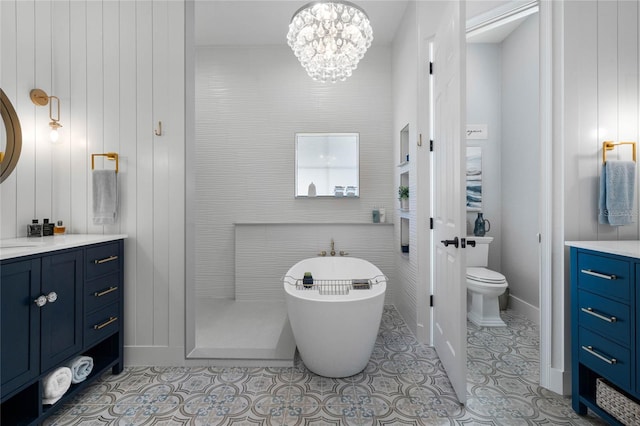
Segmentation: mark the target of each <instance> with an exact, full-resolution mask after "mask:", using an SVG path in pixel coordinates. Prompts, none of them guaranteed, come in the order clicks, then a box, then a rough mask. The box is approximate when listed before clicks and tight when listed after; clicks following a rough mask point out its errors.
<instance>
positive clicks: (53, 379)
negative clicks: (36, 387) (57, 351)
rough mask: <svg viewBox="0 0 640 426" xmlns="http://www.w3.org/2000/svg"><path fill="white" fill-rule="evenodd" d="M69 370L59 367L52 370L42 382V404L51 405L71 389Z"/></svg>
mask: <svg viewBox="0 0 640 426" xmlns="http://www.w3.org/2000/svg"><path fill="white" fill-rule="evenodd" d="M71 378H72V374H71V369H70V368H69V367H60V368H57V369H55V370H53V371H52V372H51V373H49V374H48V375H47V376H46V377H45V378H44V379H43V380H42V403H43V404H44V405H53V404H55V403H56V402H58V400H59V399H60V398H62V396H63V395H64V394H65V392H66V391H68V390H69V388H70V387H71Z"/></svg>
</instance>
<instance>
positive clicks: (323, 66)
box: [287, 1, 373, 83]
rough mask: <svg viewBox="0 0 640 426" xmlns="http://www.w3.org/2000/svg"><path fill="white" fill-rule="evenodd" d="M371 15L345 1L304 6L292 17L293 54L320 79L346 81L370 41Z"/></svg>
mask: <svg viewBox="0 0 640 426" xmlns="http://www.w3.org/2000/svg"><path fill="white" fill-rule="evenodd" d="M372 40H373V30H372V29H371V24H370V23H369V17H368V16H367V14H366V13H365V12H364V10H362V9H361V8H360V7H358V6H356V5H355V4H353V3H349V2H346V1H328V2H325V1H320V2H312V3H309V4H306V5H304V6H302V7H301V8H300V9H299V10H298V11H297V12H296V13H294V14H293V18H291V23H290V24H289V33H288V34H287V41H288V43H289V46H290V47H291V49H293V53H295V55H296V57H297V58H298V60H299V61H300V63H301V64H302V66H303V67H304V68H305V69H306V70H307V74H309V76H310V77H311V78H313V79H314V80H318V81H322V82H325V81H331V82H332V83H335V82H336V81H338V80H339V81H344V80H346V79H347V77H349V76H350V75H351V73H352V72H353V70H354V69H356V67H357V66H358V62H359V61H360V59H362V57H363V56H364V53H365V52H366V51H367V49H368V48H369V46H371V41H372Z"/></svg>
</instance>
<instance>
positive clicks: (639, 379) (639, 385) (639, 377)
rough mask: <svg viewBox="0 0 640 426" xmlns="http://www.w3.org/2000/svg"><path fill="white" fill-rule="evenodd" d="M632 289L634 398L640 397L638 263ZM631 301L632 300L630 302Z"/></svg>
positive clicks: (639, 271) (639, 268)
mask: <svg viewBox="0 0 640 426" xmlns="http://www.w3.org/2000/svg"><path fill="white" fill-rule="evenodd" d="M634 284H635V286H634V289H635V293H636V305H635V309H633V305H632V312H633V314H634V315H635V316H636V324H635V329H633V328H632V330H633V332H632V335H631V341H632V342H633V341H634V340H635V342H636V348H635V351H636V352H635V354H634V359H635V360H636V364H635V366H634V367H635V370H636V395H635V396H636V398H640V337H638V336H639V332H640V312H639V311H640V264H636V282H635V283H634ZM632 303H633V302H632Z"/></svg>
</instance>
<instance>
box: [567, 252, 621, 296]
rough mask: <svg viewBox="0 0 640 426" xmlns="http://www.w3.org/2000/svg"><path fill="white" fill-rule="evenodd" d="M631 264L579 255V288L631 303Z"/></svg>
mask: <svg viewBox="0 0 640 426" xmlns="http://www.w3.org/2000/svg"><path fill="white" fill-rule="evenodd" d="M630 269H631V266H630V265H629V262H627V261H624V260H619V259H613V258H610V257H605V256H597V255H593V254H587V253H580V254H579V255H578V287H579V288H580V289H584V290H589V291H591V292H594V293H597V294H601V295H603V296H608V297H614V298H616V299H619V300H620V301H623V302H627V303H628V302H629V294H630V291H631V288H630V284H629V277H630V274H631V271H630Z"/></svg>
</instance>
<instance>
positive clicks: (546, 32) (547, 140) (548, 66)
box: [467, 0, 567, 394]
mask: <svg viewBox="0 0 640 426" xmlns="http://www.w3.org/2000/svg"><path fill="white" fill-rule="evenodd" d="M551 3H552V2H546V1H538V0H532V1H529V2H526V3H524V4H523V3H516V4H511V3H510V4H505V5H503V6H500V7H497V8H495V9H492V10H490V11H488V12H486V13H483V14H481V15H479V16H477V17H474V18H472V19H469V20H467V32H469V30H477V29H478V28H481V27H483V26H489V25H499V23H500V22H501V21H504V20H505V19H509V18H511V17H513V16H515V15H517V14H520V13H523V12H526V11H527V10H530V9H532V8H537V9H538V19H539V21H538V22H539V25H538V41H539V46H538V50H539V64H538V67H539V96H540V97H539V107H538V108H539V123H538V127H539V131H540V135H539V137H540V140H539V146H540V174H539V184H540V186H539V188H540V189H539V191H540V192H539V194H538V201H539V212H538V215H539V223H538V241H539V248H538V266H539V273H538V286H539V301H540V302H539V305H540V306H539V315H540V318H539V322H540V386H542V387H544V388H547V389H551V390H553V391H554V392H556V393H559V394H562V393H563V390H564V389H566V387H565V386H564V384H563V383H565V382H566V380H567V378H566V377H565V375H564V374H562V371H559V370H557V369H553V368H552V367H551V366H552V336H553V331H552V330H553V324H552V321H553V317H552V313H553V302H552V300H551V297H552V293H553V288H552V284H553V280H552V277H553V275H552V272H553V270H552V247H553V238H554V234H553V207H554V204H553V171H554V170H553V144H552V141H553V92H552V83H553V80H552V79H553V68H552V65H553V37H552V35H553V32H552V24H553V19H552V18H553V17H552V7H553V5H552V4H551Z"/></svg>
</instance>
